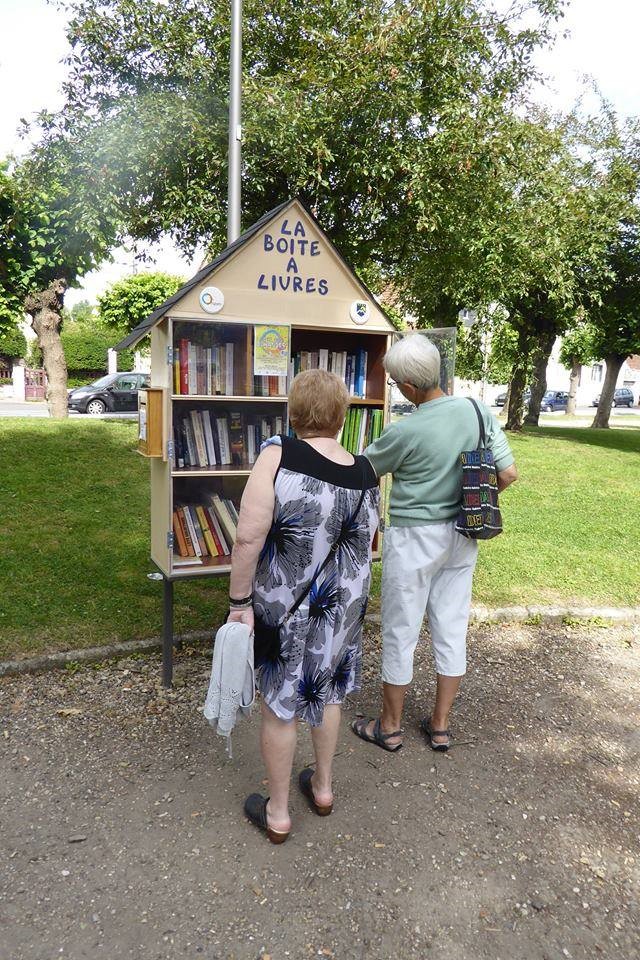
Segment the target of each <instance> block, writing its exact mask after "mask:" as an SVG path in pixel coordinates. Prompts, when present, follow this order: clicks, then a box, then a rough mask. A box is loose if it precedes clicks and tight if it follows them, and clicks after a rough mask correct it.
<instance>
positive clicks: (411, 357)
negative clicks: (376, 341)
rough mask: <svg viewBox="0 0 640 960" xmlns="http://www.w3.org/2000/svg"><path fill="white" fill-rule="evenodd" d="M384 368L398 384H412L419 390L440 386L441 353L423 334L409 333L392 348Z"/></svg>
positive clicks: (385, 359)
mask: <svg viewBox="0 0 640 960" xmlns="http://www.w3.org/2000/svg"><path fill="white" fill-rule="evenodd" d="M384 368H385V370H386V371H387V373H388V374H389V376H390V377H391V378H392V379H393V380H395V381H396V383H410V384H411V385H412V386H414V387H417V388H418V390H432V389H433V388H434V387H437V386H439V384H440V353H439V352H438V348H437V347H436V346H435V345H434V344H433V343H432V342H431V340H429V338H428V337H425V335H424V334H423V333H408V334H406V336H404V337H403V338H402V340H398V342H397V343H394V345H393V346H392V347H391V349H390V350H389V351H388V352H387V354H386V355H385V358H384Z"/></svg>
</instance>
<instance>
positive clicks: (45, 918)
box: [0, 624, 640, 960]
mask: <svg viewBox="0 0 640 960" xmlns="http://www.w3.org/2000/svg"><path fill="white" fill-rule="evenodd" d="M472 637H473V639H472V644H471V663H470V673H469V676H468V678H467V681H466V683H465V685H464V688H463V695H462V696H461V698H460V701H459V708H458V711H457V714H456V717H455V724H454V733H455V735H456V738H457V741H456V746H455V749H452V750H451V752H450V753H449V754H448V755H447V756H444V757H443V756H441V755H438V754H434V753H432V752H431V751H430V750H429V749H428V748H427V747H426V745H425V743H424V741H423V739H422V738H421V736H420V734H419V732H418V729H417V723H418V720H419V718H420V717H421V716H422V715H423V714H424V712H425V710H426V705H427V704H428V702H429V698H430V695H431V693H432V675H431V667H430V658H429V655H428V651H427V647H426V645H423V646H422V649H421V655H420V660H419V662H418V663H417V670H416V678H415V684H414V689H413V692H412V695H411V697H410V701H409V704H408V710H407V714H406V730H407V735H406V746H405V748H404V750H402V751H401V753H400V754H398V755H397V756H394V755H391V754H386V753H383V752H382V751H380V750H378V749H377V748H375V747H372V746H367V745H365V744H362V743H360V742H359V741H358V740H356V739H355V737H354V736H353V735H352V734H351V733H350V731H349V729H348V724H347V721H348V720H349V719H350V718H351V717H352V716H353V715H354V714H355V713H356V712H362V713H366V714H367V715H371V714H372V712H373V711H374V710H375V706H376V703H377V669H376V666H375V665H376V664H377V662H378V657H379V651H378V644H379V640H378V637H377V635H375V634H373V633H372V634H370V636H369V637H368V638H367V647H368V650H367V654H368V663H369V664H370V667H369V668H368V673H366V675H365V686H364V689H363V692H362V694H361V695H360V697H359V698H357V700H354V701H353V703H352V705H351V709H349V710H347V711H345V718H344V723H343V732H342V736H341V739H340V743H339V747H338V753H339V755H338V757H337V759H336V809H335V812H334V814H333V815H332V816H331V817H329V818H327V819H325V820H322V819H320V818H317V817H314V816H313V814H312V813H311V812H310V811H309V810H308V808H307V806H306V804H305V802H304V801H303V800H302V798H301V797H300V796H299V795H298V794H297V793H295V792H294V793H293V819H294V830H295V833H292V835H291V837H290V839H289V841H288V842H287V843H286V844H285V845H284V846H283V847H274V846H272V845H270V844H269V843H268V842H267V841H266V839H264V838H263V837H262V835H260V834H259V833H258V832H257V831H256V830H255V828H254V827H252V826H251V825H250V824H248V823H247V822H246V821H244V819H243V817H242V815H241V804H242V801H243V798H244V796H245V795H246V794H247V793H248V792H250V791H251V790H253V789H255V788H256V787H258V788H259V786H260V779H261V777H262V776H263V774H262V770H261V766H260V760H259V752H258V743H257V731H258V723H257V717H256V718H255V719H253V720H252V721H250V722H245V723H243V724H242V726H241V728H239V730H238V732H237V734H236V735H235V736H234V753H235V759H234V760H233V761H232V762H229V761H228V760H226V758H225V755H224V751H223V746H222V741H220V740H219V739H218V738H217V737H216V736H215V735H214V734H213V732H212V731H211V730H210V729H209V728H208V727H207V725H206V724H205V722H204V720H203V718H202V716H201V714H200V713H199V709H200V707H201V704H202V701H203V699H204V693H205V690H206V684H207V681H208V674H209V656H208V655H207V654H205V653H204V652H203V650H202V648H199V649H198V648H195V649H185V650H183V651H182V652H181V653H180V654H179V655H178V660H177V677H178V682H177V685H176V688H175V689H174V690H173V691H171V692H169V693H167V692H164V691H163V690H162V689H161V688H160V687H159V685H158V682H157V679H158V675H159V662H158V659H157V658H155V657H143V658H140V659H129V660H126V661H120V662H117V663H109V664H102V665H99V666H98V667H97V668H95V669H92V668H86V669H83V670H82V671H81V672H78V673H76V674H73V673H71V672H69V671H67V672H65V673H55V674H46V675H41V676H29V677H20V678H16V679H6V680H3V681H2V682H0V708H1V710H2V731H3V733H2V736H0V744H1V749H2V766H1V769H0V772H1V775H2V780H1V783H0V816H1V821H2V834H1V854H0V855H1V856H2V861H3V869H2V871H1V874H0V929H1V930H2V931H3V932H2V935H1V936H2V940H1V942H0V957H1V958H2V960H53V958H58V957H67V958H70V960H84V958H92V960H94V958H100V957H105V958H109V960H117V958H121V957H122V958H125V957H126V958H131V957H132V958H136V960H165V958H174V957H199V956H203V957H205V958H207V960H214V958H221V960H254V958H258V957H262V958H271V960H282V958H285V957H291V958H292V960H303V958H308V957H309V958H310V957H334V958H336V960H361V958H362V960H364V958H367V960H390V958H394V960H395V958H400V960H405V958H413V957H416V958H417V957H419V958H434V960H564V958H575V960H578V958H611V960H614V958H615V960H632V958H635V957H637V956H638V955H639V953H640V934H639V932H638V931H639V925H640V912H639V910H638V889H639V887H638V880H639V879H640V853H639V850H640V844H639V843H638V840H639V837H638V834H639V826H640V823H639V814H640V810H639V807H638V793H639V791H638V784H639V782H640V776H639V769H638V756H639V754H640V741H639V733H638V729H639V724H638V721H639V719H640V718H639V712H640V710H639V696H638V694H639V693H640V656H639V653H638V651H639V649H640V634H639V633H638V627H635V628H633V627H617V628H610V629H600V628H597V627H591V628H573V627H564V626H554V627H547V628H544V627H534V626H530V627H527V626H521V627H515V626H513V625H508V624H500V625H484V626H479V627H476V628H474V630H473V631H472ZM311 756H312V754H311V748H310V739H309V737H308V733H307V732H306V731H305V730H302V731H301V736H300V739H299V747H298V756H297V765H296V766H297V769H299V768H300V767H302V766H303V765H306V764H307V763H308V762H309V761H310V759H311Z"/></svg>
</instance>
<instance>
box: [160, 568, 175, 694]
mask: <svg viewBox="0 0 640 960" xmlns="http://www.w3.org/2000/svg"><path fill="white" fill-rule="evenodd" d="M172 682H173V580H169V578H168V577H164V578H163V590H162V685H163V687H170V686H171V684H172Z"/></svg>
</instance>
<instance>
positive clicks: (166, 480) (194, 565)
mask: <svg viewBox="0 0 640 960" xmlns="http://www.w3.org/2000/svg"><path fill="white" fill-rule="evenodd" d="M393 333H394V328H393V325H392V323H391V321H390V320H389V318H388V317H387V316H386V314H385V313H384V311H383V310H382V309H381V308H380V307H379V305H378V304H377V303H376V300H375V299H374V297H373V295H372V294H371V292H370V291H369V290H368V289H367V288H366V286H365V285H364V284H363V283H362V282H361V281H360V280H359V279H358V277H357V276H356V274H355V273H354V271H353V270H352V269H351V267H350V266H349V265H348V264H347V263H346V262H345V260H344V259H343V258H342V257H341V256H340V254H339V253H338V251H337V250H336V248H335V247H334V246H333V244H332V243H331V242H330V240H329V239H328V238H327V236H326V235H325V234H324V232H323V231H322V229H321V227H320V225H319V224H318V222H317V220H316V219H315V218H314V217H313V215H312V214H311V213H310V212H309V211H308V210H307V209H306V207H305V206H304V205H303V204H302V202H301V201H300V200H297V199H294V200H289V201H287V202H285V203H283V204H281V205H280V206H279V207H276V208H275V209H274V210H272V211H270V212H269V213H267V214H265V216H264V217H262V218H261V219H260V220H258V222H257V223H255V224H254V225H253V226H252V227H250V228H249V229H248V230H247V231H246V232H245V233H243V234H242V235H241V236H240V237H239V238H238V239H237V240H236V241H235V242H234V243H232V244H231V245H230V246H228V247H227V248H226V249H225V250H223V251H222V253H221V254H220V255H219V256H218V257H216V259H215V260H214V261H213V262H212V263H211V264H209V265H208V266H206V267H204V268H203V269H202V270H200V271H199V272H198V273H197V274H196V276H195V277H193V278H192V279H191V280H190V281H189V282H188V283H186V284H185V285H184V286H183V287H182V288H181V289H180V290H178V292H177V293H176V294H175V295H174V296H173V297H171V298H170V299H169V300H167V301H166V302H165V303H163V304H162V306H160V307H158V309H157V310H155V311H154V312H153V313H152V314H150V316H149V317H147V318H146V320H144V321H143V322H142V323H141V324H139V326H137V327H136V328H135V330H133V331H132V332H131V333H130V334H129V335H128V336H127V337H125V338H124V340H122V341H121V342H120V343H119V344H117V345H116V350H123V349H125V348H127V347H132V346H134V345H135V344H136V343H138V342H139V341H140V340H141V339H142V338H143V337H145V336H147V335H150V337H151V386H150V388H149V389H148V390H146V391H141V392H140V395H139V421H138V450H139V452H140V453H141V454H142V455H143V456H146V457H148V458H149V461H150V470H151V558H152V560H153V562H154V563H155V565H156V566H157V567H158V569H159V570H160V571H161V573H162V576H163V580H164V663H163V678H164V681H165V683H168V684H170V683H171V673H172V665H171V658H172V643H173V636H172V623H173V583H174V581H175V580H178V579H182V578H186V577H189V578H191V577H194V576H206V575H216V574H226V573H229V570H230V560H231V556H230V554H231V549H232V547H233V543H234V541H235V531H236V524H237V519H238V510H239V506H240V498H241V496H242V491H243V489H244V485H245V483H246V481H247V477H248V476H249V473H250V472H251V467H252V465H253V463H254V462H255V459H256V457H257V456H258V454H259V452H260V444H261V443H262V442H263V440H265V439H267V438H268V437H270V436H272V435H274V434H278V433H287V432H288V430H289V420H288V406H287V391H288V387H289V383H290V382H291V378H292V377H293V376H295V374H296V373H298V372H299V371H300V370H306V369H313V368H317V367H320V368H323V369H326V370H331V371H333V372H334V373H336V374H338V376H340V377H341V378H343V379H344V381H345V383H346V385H347V387H348V389H349V393H350V395H351V405H350V408H349V410H348V412H347V418H346V420H345V425H344V428H343V431H342V435H341V437H340V440H341V442H342V443H343V445H344V446H345V447H346V448H347V449H348V450H350V451H351V452H352V453H354V454H355V453H360V452H362V450H363V449H364V448H365V446H366V445H367V444H368V443H369V442H371V440H373V439H375V437H377V436H379V434H380V432H381V430H382V428H383V426H384V425H385V423H386V421H387V415H388V413H387V411H388V407H389V403H388V401H389V392H388V388H387V383H386V376H385V372H384V368H383V365H382V359H383V357H384V354H385V352H386V351H387V349H388V347H389V344H390V338H391V336H392V334H393ZM377 547H378V544H377V543H376V544H374V549H376V552H377Z"/></svg>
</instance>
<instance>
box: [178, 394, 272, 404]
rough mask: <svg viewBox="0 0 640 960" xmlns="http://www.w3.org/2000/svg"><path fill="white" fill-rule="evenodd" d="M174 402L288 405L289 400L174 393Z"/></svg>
mask: <svg viewBox="0 0 640 960" xmlns="http://www.w3.org/2000/svg"><path fill="white" fill-rule="evenodd" d="M171 399H172V400H195V401H196V402H198V403H201V402H202V401H203V400H221V401H223V402H224V403H286V402H287V400H288V398H287V397H286V396H284V397H282V396H278V397H249V396H245V395H243V396H240V397H232V396H223V395H222V394H220V393H198V394H196V393H174V394H172V395H171Z"/></svg>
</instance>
